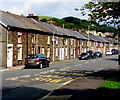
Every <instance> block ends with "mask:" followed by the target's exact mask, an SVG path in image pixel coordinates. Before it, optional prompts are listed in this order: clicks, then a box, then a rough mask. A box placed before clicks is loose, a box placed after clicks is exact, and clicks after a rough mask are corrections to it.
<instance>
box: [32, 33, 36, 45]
mask: <svg viewBox="0 0 120 100" xmlns="http://www.w3.org/2000/svg"><path fill="white" fill-rule="evenodd" d="M32 43H35V34H34V33H32Z"/></svg>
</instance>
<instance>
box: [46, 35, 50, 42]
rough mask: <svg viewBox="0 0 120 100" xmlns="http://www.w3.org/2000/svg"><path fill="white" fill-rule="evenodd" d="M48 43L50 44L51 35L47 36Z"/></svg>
mask: <svg viewBox="0 0 120 100" xmlns="http://www.w3.org/2000/svg"><path fill="white" fill-rule="evenodd" d="M47 44H50V36H48V37H47Z"/></svg>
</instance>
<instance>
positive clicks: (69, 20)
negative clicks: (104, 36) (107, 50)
mask: <svg viewBox="0 0 120 100" xmlns="http://www.w3.org/2000/svg"><path fill="white" fill-rule="evenodd" d="M39 20H40V21H43V22H47V21H48V20H53V21H54V22H55V25H57V26H60V27H64V28H67V29H72V30H78V29H85V30H88V27H89V29H90V30H96V31H97V32H102V33H104V32H111V33H115V34H114V35H116V34H118V33H119V31H118V30H117V29H115V28H113V27H109V26H107V25H99V24H98V23H97V22H95V21H88V20H81V19H79V18H76V17H65V18H62V19H58V18H54V17H47V16H39ZM110 37H114V36H110Z"/></svg>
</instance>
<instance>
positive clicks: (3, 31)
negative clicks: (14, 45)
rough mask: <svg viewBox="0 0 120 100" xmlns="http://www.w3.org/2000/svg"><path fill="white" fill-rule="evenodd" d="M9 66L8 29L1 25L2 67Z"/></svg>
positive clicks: (0, 51)
mask: <svg viewBox="0 0 120 100" xmlns="http://www.w3.org/2000/svg"><path fill="white" fill-rule="evenodd" d="M6 66H7V30H6V29H5V28H4V27H3V26H1V25H0V67H6Z"/></svg>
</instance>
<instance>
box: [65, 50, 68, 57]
mask: <svg viewBox="0 0 120 100" xmlns="http://www.w3.org/2000/svg"><path fill="white" fill-rule="evenodd" d="M65 56H68V48H65Z"/></svg>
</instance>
